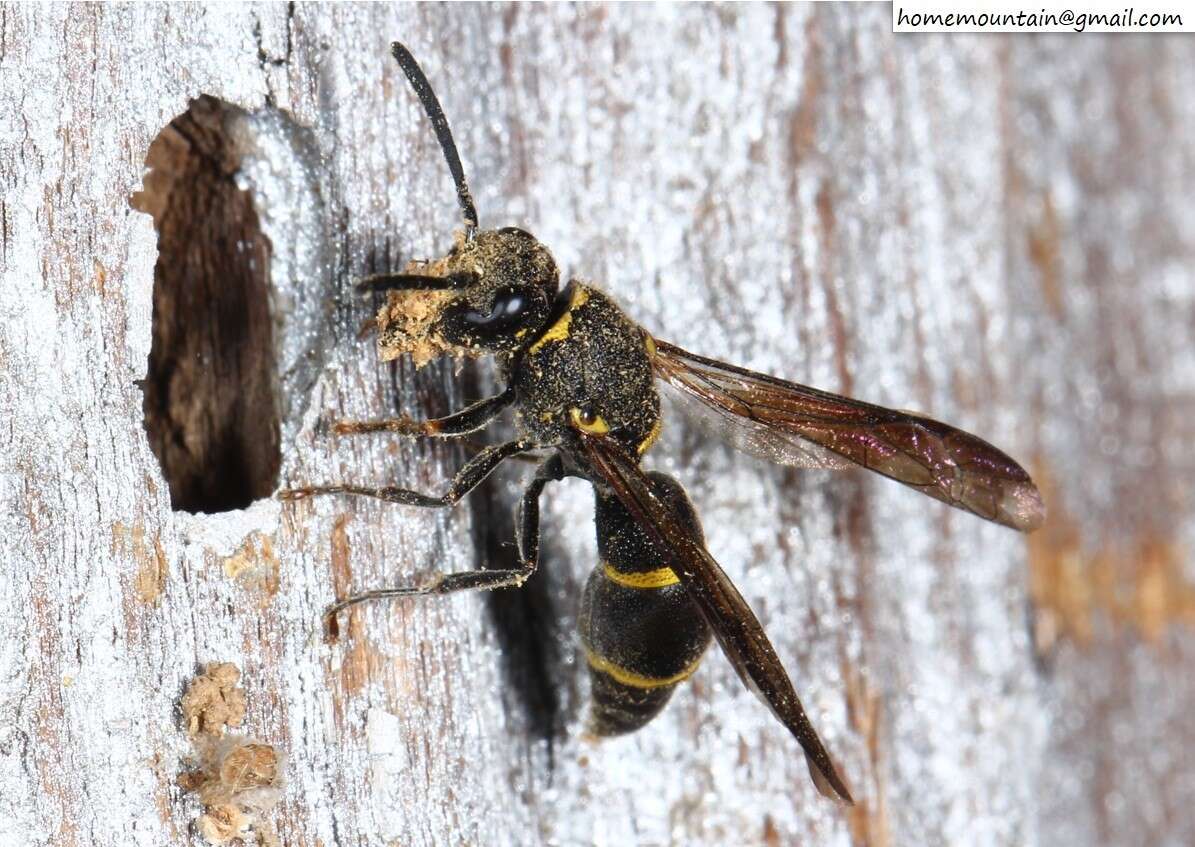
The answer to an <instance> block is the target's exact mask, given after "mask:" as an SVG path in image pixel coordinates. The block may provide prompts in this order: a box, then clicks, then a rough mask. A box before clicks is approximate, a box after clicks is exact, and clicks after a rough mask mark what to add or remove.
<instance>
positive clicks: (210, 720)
mask: <svg viewBox="0 0 1195 847" xmlns="http://www.w3.org/2000/svg"><path fill="white" fill-rule="evenodd" d="M239 680H240V671H239V670H237V667H236V665H233V664H231V663H229V662H224V663H221V664H213V665H209V666H208V667H207V668H206V669H205V670H204V672H203V673H202V674H200V675H199V676H197V677H196V678H195V679H194V680H192V681H191V684H190V685H188V686H187V691H186V693H185V694H184V695H183V699H182V704H181V706H182V714H183V722H184V725H185V727H186V730H187V734H188V735H189V736H190V737H191V741H192V744H193V745H194V748H195V751H196V753H197V755H198V763H197V764H198V767H197V768H196V769H194V770H191V771H188V772H186V773H183V774H182V775H181V776H180V777H179V778H178V784H179V786H180V787H181V788H183V789H184V790H185V791H188V792H191V793H193V794H195V796H196V797H197V798H198V799H199V801H200V803H202V804H203V814H202V815H201V816H200V817H199V818H198V819H197V820H196V821H195V829H196V831H197V832H198V833H199V834H200V835H201V836H202V837H203V838H204V839H205V840H206V841H207V842H208V843H209V844H217V845H220V844H229V843H231V842H233V841H236V840H240V841H242V842H245V843H255V844H259V845H266V847H270V845H275V844H277V843H278V837H277V835H276V834H275V832H274V829H273V827H272V826H270V824H269V823H268V822H267V821H266V820H264V817H263V816H264V815H265V814H266V813H267V812H269V811H270V810H271V809H273V807H274V806H275V805H277V803H278V801H279V799H281V797H282V770H283V768H282V765H283V762H282V757H281V755H280V754H279V753H278V751H277V750H276V749H275V748H274V747H273V746H272V745H270V744H264V743H262V742H260V741H255V740H253V739H251V738H248V737H246V736H243V735H234V734H227V735H226V734H225V732H224V730H225V728H226V727H230V726H240V725H241V723H242V721H243V720H244V717H245V692H244V690H243V689H241V688H240V687H238V686H237V682H238V681H239Z"/></svg>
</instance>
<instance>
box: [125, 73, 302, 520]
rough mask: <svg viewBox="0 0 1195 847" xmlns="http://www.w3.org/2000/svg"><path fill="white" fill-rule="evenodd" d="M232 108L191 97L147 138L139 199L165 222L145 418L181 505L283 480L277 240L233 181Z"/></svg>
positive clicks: (215, 502) (238, 501)
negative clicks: (275, 320)
mask: <svg viewBox="0 0 1195 847" xmlns="http://www.w3.org/2000/svg"><path fill="white" fill-rule="evenodd" d="M236 114H237V110H236V109H235V107H233V106H230V105H229V104H226V103H223V102H221V101H219V100H216V99H215V98H212V97H207V96H203V97H200V98H199V99H197V100H193V101H192V102H191V104H190V107H189V108H188V110H187V111H186V112H184V113H183V114H182V115H180V116H178V117H177V118H175V119H174V120H173V121H171V122H170V124H169V125H168V126H166V128H165V129H163V130H162V131H161V133H159V134H158V136H157V138H155V139H154V141H153V143H152V144H151V145H150V148H149V154H148V156H147V157H146V162H145V163H146V166H147V167H148V168H150V169H151V170H150V172H149V173H148V174H147V176H146V178H145V185H144V190H143V191H141V192H139V193H137V194H136V195H134V196H133V198H132V205H133V207H134V208H135V209H138V210H140V211H142V212H146V213H148V214H150V215H152V216H153V219H154V226H155V228H156V229H157V231H158V262H157V265H156V266H155V268H154V295H153V343H152V347H151V349H150V354H149V368H148V373H147V375H146V379H145V383H144V392H145V401H144V409H145V429H146V432H147V433H148V435H149V443H150V446H151V447H152V449H153V452H154V455H155V456H157V458H158V462H159V464H160V465H161V468H162V473H163V475H164V476H165V478H166V481H167V483H168V484H169V486H170V502H171V505H172V506H173V507H174V508H175V509H179V510H184V511H189V512H222V511H228V510H230V509H239V508H244V507H245V506H248V505H249V504H250V503H251V502H252V501H253V500H256V499H258V498H261V497H266V496H268V495H269V494H270V493H271V492H273V491H274V489H275V488H276V487H277V483H278V468H279V464H280V460H281V453H280V437H279V413H278V402H277V397H276V385H277V376H276V366H275V362H274V353H273V339H272V326H271V319H270V310H269V303H268V290H269V272H270V253H271V247H270V243H269V240H268V239H267V238H266V237H265V235H264V234H263V233H262V231H261V227H260V225H259V221H258V217H257V213H256V211H255V210H254V208H253V201H252V197H251V196H250V194H249V193H248V192H247V191H243V190H241V189H240V188H239V187H238V186H237V184H236V181H235V174H236V171H237V168H238V167H239V158H238V156H237V154H236V153H235V147H234V145H233V143H232V140H231V139H230V138H229V136H228V133H227V132H226V128H227V126H228V122H229V120H230V119H231V118H232V117H234V116H235V115H236Z"/></svg>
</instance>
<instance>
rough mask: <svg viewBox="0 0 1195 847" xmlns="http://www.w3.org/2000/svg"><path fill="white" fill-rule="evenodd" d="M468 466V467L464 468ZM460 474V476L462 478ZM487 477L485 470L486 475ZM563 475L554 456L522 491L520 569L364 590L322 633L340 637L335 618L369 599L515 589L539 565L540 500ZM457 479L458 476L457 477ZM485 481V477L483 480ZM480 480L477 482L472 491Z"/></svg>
mask: <svg viewBox="0 0 1195 847" xmlns="http://www.w3.org/2000/svg"><path fill="white" fill-rule="evenodd" d="M466 467H467V466H466ZM463 473H464V472H463V471H462V474H461V475H463ZM486 473H487V474H488V471H487V472H486ZM563 476H564V472H563V466H562V463H561V461H560V456H559V455H554V456H552V457H551V458H549V459H547V460H546V461H545V462H544V463H543V464H541V465H540V466H539V470H538V471H537V472H536V474H535V478H534V479H532V480H531V483H530V484H529V485H528V486H527V488H526V490H525V491H524V492H523V499H522V500H521V501H520V503H519V521H518V527H519V533H518V543H519V567H517V568H508V569H502V570H498V569H493V570H477V571H459V572H457V573H441V574H436V575H435V576H433V577H432V578H431V579H429V580H428V581H427V582H425V583H423V584H422V585H412V586H397V587H394V588H378V589H374V590H373V591H363V592H361V593H360V594H354V595H352V596H350V597H346V598H345V599H343V600H341V601H340V602H338V603H336V604H335V605H333V606H332V607H331V608H330V609H328V611H326V612H325V613H324V630H325V632H327V634H328V637H329V638H336V637H337V635H338V634H339V625H338V624H337V616H338V615H339V614H340V613H341V612H342V611H344V610H345V609H347V608H349V607H350V606H356V605H357V604H359V603H365V602H367V601H370V600H388V599H393V598H396V597H426V596H428V595H433V594H454V593H456V592H458V591H491V590H493V589H497V588H518V587H519V586H521V585H522V584H523V583H524V582H526V581H527V580H528V579H529V578H530V577H531V575H532V574H533V573H535V569H536V567H537V565H538V564H539V497H540V494H542V493H543V490H544V488H545V486H547V484H548V483H549V482H552V481H554V480H558V479H561V478H562V477H563ZM458 478H459V477H458ZM482 478H484V475H483V477H482ZM480 481H481V479H478V480H476V481H475V482H474V483H473V485H471V486H470V488H472V487H473V486H475V485H476V484H477V483H478V482H480Z"/></svg>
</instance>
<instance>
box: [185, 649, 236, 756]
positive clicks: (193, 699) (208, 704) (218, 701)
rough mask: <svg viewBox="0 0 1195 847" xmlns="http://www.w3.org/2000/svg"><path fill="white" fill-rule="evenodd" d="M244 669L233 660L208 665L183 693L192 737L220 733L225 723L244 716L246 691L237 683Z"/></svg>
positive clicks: (186, 716)
mask: <svg viewBox="0 0 1195 847" xmlns="http://www.w3.org/2000/svg"><path fill="white" fill-rule="evenodd" d="M240 678H241V672H240V671H239V670H237V666H236V665H234V664H232V663H231V662H222V663H220V664H212V665H208V666H207V668H206V669H205V670H204V672H203V673H202V674H200V675H199V676H197V677H195V679H193V680H191V684H190V685H188V686H187V691H186V693H185V694H183V701H182V711H183V722H184V723H185V724H186V727H187V734H188V735H190V736H191V737H192V738H196V737H198V736H201V735H216V736H218V735H221V734H223V732H224V727H226V726H240V725H241V722H242V721H243V720H244V719H245V691H244V689H242V688H239V687H238V686H237V681H238V680H240Z"/></svg>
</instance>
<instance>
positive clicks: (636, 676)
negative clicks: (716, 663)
mask: <svg viewBox="0 0 1195 847" xmlns="http://www.w3.org/2000/svg"><path fill="white" fill-rule="evenodd" d="M585 659H586V661H588V662H589V666H590V667H591V668H593V669H594V670H595V671H601V672H602V673H604V674H609V675H610V676H612V677H614V679H615V680H616V681H617V682H621V683H622V684H623V685H627V686H630V687H631V688H664V687H665V686H668V685H676V684H677V683H678V682H683V681H684V680H686V679H688V678H689V677H691V676H692V675H693V672H694V671H695V670H697V666H698V665H700V664H701V657H700V656H698V657H697V658H696V659H695V660H694V661H693V663H692V664H690V665H689V666H688V667H687V668H684V669H683V670H681V672H680V673H674V674H673V675H672V676H661V677H656V676H644V675H643V674H641V673H635V672H634V671H629V670H627V669H626V668H624V667H620V666H618V665H616V664H614V663H613V662H611V661H610V660H609V659H607V658H605V657H603V656H599V655H598V654H597V653H595V652H593V651H592V650H589V649H586V650H585Z"/></svg>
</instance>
